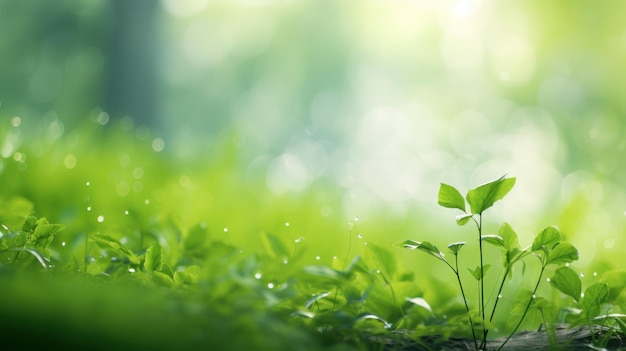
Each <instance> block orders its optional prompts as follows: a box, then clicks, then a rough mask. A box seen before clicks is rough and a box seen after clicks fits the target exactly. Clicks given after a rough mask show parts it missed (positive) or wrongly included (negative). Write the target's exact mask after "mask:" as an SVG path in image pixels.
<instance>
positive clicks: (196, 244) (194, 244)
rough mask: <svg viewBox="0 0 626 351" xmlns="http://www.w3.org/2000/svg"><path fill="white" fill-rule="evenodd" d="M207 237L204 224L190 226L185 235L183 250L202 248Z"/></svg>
mask: <svg viewBox="0 0 626 351" xmlns="http://www.w3.org/2000/svg"><path fill="white" fill-rule="evenodd" d="M208 237H209V233H208V232H207V230H206V226H204V225H201V224H197V225H195V226H193V227H191V228H190V229H189V231H188V232H187V236H186V237H185V241H184V245H185V250H187V251H194V250H198V249H202V248H203V247H204V246H205V243H206V241H207V238H208Z"/></svg>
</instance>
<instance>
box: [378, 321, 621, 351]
mask: <svg viewBox="0 0 626 351" xmlns="http://www.w3.org/2000/svg"><path fill="white" fill-rule="evenodd" d="M400 333H404V335H408V334H409V333H410V332H406V331H404V332H400ZM591 333H592V331H591V330H590V329H589V327H575V328H568V326H567V325H558V326H557V330H556V335H557V347H556V348H555V347H552V346H551V345H550V342H549V341H548V337H547V334H546V333H545V331H525V332H520V333H517V334H515V335H514V336H513V337H511V339H510V340H509V341H508V342H507V343H506V345H505V347H504V348H503V349H502V350H503V351H504V350H507V351H522V350H532V351H554V350H564V351H579V350H580V351H582V350H607V351H613V350H626V337H625V336H624V335H621V334H619V333H617V334H616V333H615V332H611V333H608V330H607V329H600V328H593V333H594V334H595V338H596V339H602V337H603V336H606V337H607V338H608V340H607V342H606V343H605V344H604V345H605V346H604V348H601V347H598V346H593V344H592V335H591ZM505 339H506V337H503V338H498V339H494V340H490V341H489V342H488V343H487V350H497V349H498V347H500V345H502V343H503V342H504V340H505ZM383 343H384V344H385V346H384V350H385V351H392V350H393V351H431V350H445V351H468V350H472V351H473V350H475V347H474V341H473V340H472V339H462V338H449V339H446V340H441V339H440V338H437V337H426V338H422V339H420V340H419V341H416V340H413V339H411V338H409V337H408V336H407V337H404V338H403V337H400V338H393V339H387V340H384V341H383Z"/></svg>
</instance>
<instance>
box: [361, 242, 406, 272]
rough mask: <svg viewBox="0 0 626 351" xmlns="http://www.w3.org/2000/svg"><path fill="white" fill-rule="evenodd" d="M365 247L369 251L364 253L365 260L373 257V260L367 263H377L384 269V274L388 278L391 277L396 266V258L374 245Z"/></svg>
mask: <svg viewBox="0 0 626 351" xmlns="http://www.w3.org/2000/svg"><path fill="white" fill-rule="evenodd" d="M367 247H368V248H369V250H368V251H366V254H367V256H366V258H370V257H371V255H373V259H374V260H375V261H374V260H368V261H370V262H378V263H379V264H380V265H381V266H382V267H383V268H384V272H386V273H387V274H388V275H389V276H393V275H394V274H395V272H396V269H397V266H398V264H397V262H396V257H395V256H394V255H393V254H392V253H391V252H389V250H387V249H384V248H382V247H380V246H378V245H376V244H372V243H370V244H369V245H367ZM370 253H371V255H370ZM383 278H384V277H383Z"/></svg>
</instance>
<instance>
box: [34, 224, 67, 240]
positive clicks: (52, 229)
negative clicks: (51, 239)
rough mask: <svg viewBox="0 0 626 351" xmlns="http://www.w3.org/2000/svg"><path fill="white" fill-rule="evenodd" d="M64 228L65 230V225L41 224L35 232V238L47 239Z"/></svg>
mask: <svg viewBox="0 0 626 351" xmlns="http://www.w3.org/2000/svg"><path fill="white" fill-rule="evenodd" d="M63 228H65V226H64V225H63V224H39V225H37V227H36V228H35V231H34V232H33V237H34V238H35V239H39V238H45V237H48V236H51V235H54V234H56V233H57V232H59V231H61V230H63Z"/></svg>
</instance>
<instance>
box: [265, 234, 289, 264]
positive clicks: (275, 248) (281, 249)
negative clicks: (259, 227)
mask: <svg viewBox="0 0 626 351" xmlns="http://www.w3.org/2000/svg"><path fill="white" fill-rule="evenodd" d="M261 242H262V243H263V247H264V248H265V251H266V252H267V253H268V254H269V255H270V256H271V257H274V258H276V257H278V258H281V259H282V258H285V257H289V252H288V251H287V247H286V246H285V244H284V243H283V242H282V241H281V240H280V239H279V238H278V237H277V236H276V235H274V234H270V233H266V232H262V233H261Z"/></svg>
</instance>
